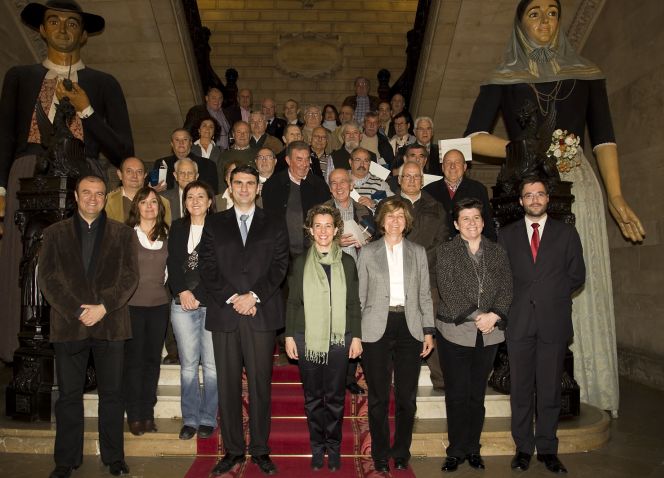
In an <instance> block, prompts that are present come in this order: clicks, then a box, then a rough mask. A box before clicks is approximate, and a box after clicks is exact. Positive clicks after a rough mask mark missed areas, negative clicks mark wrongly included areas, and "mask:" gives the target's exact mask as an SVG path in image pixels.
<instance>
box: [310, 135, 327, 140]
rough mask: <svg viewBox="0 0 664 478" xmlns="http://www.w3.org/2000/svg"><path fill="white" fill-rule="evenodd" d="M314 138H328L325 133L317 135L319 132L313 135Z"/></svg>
mask: <svg viewBox="0 0 664 478" xmlns="http://www.w3.org/2000/svg"><path fill="white" fill-rule="evenodd" d="M312 138H313V139H321V140H322V139H327V136H323V135H317V134H315V135H313V136H312Z"/></svg>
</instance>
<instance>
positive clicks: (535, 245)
mask: <svg viewBox="0 0 664 478" xmlns="http://www.w3.org/2000/svg"><path fill="white" fill-rule="evenodd" d="M539 226H540V225H539V224H537V223H536V222H534V223H532V227H533V236H532V237H531V238H530V251H531V252H532V253H533V261H534V262H536V261H537V250H538V249H539V244H540V235H539Z"/></svg>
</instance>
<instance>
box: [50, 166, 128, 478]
mask: <svg viewBox="0 0 664 478" xmlns="http://www.w3.org/2000/svg"><path fill="white" fill-rule="evenodd" d="M75 197H76V203H77V205H78V211H77V212H76V213H74V215H73V216H72V217H71V218H69V219H65V220H64V221H60V222H57V223H55V224H53V225H52V226H50V227H48V228H47V229H45V230H44V242H43V244H42V249H41V253H40V256H39V272H38V280H39V287H40V289H41V291H42V293H43V294H44V297H45V298H46V300H47V301H48V303H49V304H50V305H51V332H50V336H49V339H50V341H51V342H52V343H53V349H54V350H55V359H56V362H55V363H56V373H57V379H58V390H59V395H58V401H57V402H56V404H55V421H56V431H55V447H54V458H55V464H56V467H55V469H54V470H53V472H52V473H51V475H50V478H68V477H69V476H70V475H71V472H72V470H73V469H75V468H78V466H79V465H80V464H81V462H82V460H83V385H84V383H85V371H86V365H87V363H88V358H89V356H90V353H92V355H93V356H94V361H95V369H96V372H97V383H98V387H97V388H98V390H99V447H100V451H101V460H102V462H103V463H104V464H105V465H107V466H109V471H110V473H111V474H112V475H114V476H118V475H125V474H128V473H129V468H128V467H127V464H126V463H125V461H124V435H123V427H124V401H123V397H122V369H123V368H122V362H123V360H124V346H125V340H127V339H130V338H131V323H130V320H129V309H128V306H127V302H128V301H129V298H130V297H131V295H132V294H133V293H134V290H135V289H136V286H137V285H138V259H137V256H136V254H137V248H138V242H137V237H136V234H135V233H134V231H133V230H132V229H131V228H129V227H128V226H125V225H124V224H121V223H119V222H116V221H113V220H111V219H108V218H107V217H106V213H105V212H104V204H105V202H106V185H105V184H104V181H103V180H102V179H101V178H99V177H96V176H85V177H83V178H81V179H80V180H79V181H78V183H77V185H76V192H75Z"/></svg>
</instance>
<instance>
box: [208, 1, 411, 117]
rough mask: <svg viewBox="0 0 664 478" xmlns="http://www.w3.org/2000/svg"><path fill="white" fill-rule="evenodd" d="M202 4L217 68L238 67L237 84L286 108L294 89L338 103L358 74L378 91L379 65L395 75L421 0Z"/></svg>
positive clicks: (305, 99)
mask: <svg viewBox="0 0 664 478" xmlns="http://www.w3.org/2000/svg"><path fill="white" fill-rule="evenodd" d="M307 5H310V6H307ZM198 6H199V10H200V13H201V19H202V22H203V24H204V25H205V26H207V27H209V28H210V30H212V37H211V39H210V42H211V45H212V64H213V66H214V68H215V70H216V72H217V74H218V75H219V76H220V77H222V78H223V75H224V71H225V70H226V69H227V68H230V67H233V68H235V69H237V70H238V72H239V74H240V77H239V81H238V86H239V87H240V88H243V87H246V88H251V89H252V91H253V93H254V102H255V103H256V104H257V105H258V104H260V100H261V99H262V98H264V97H272V98H274V99H275V100H276V101H277V103H278V113H281V109H282V106H283V103H284V102H285V101H286V100H287V99H288V98H290V97H293V98H295V99H296V100H298V101H299V102H300V103H301V105H304V104H306V103H311V102H315V103H321V104H325V103H334V104H336V105H338V106H339V105H341V102H342V101H343V99H344V98H345V97H346V96H347V95H349V94H351V93H352V91H353V80H354V78H355V77H356V76H360V75H362V76H366V77H368V78H369V79H370V80H371V82H372V85H371V88H372V90H371V91H372V93H374V94H375V92H376V88H377V85H378V82H377V80H376V73H377V72H378V70H380V69H381V68H387V69H388V70H390V72H391V73H392V79H391V81H392V82H394V81H395V80H396V79H397V78H398V77H399V76H400V75H401V73H402V72H403V68H404V66H405V48H406V32H407V31H408V30H409V29H411V28H412V27H413V22H414V19H415V11H416V9H417V0H402V1H387V0H386V1H363V0H349V1H340V0H334V1H332V0H327V1H326V0H317V1H311V0H310V1H302V0H198Z"/></svg>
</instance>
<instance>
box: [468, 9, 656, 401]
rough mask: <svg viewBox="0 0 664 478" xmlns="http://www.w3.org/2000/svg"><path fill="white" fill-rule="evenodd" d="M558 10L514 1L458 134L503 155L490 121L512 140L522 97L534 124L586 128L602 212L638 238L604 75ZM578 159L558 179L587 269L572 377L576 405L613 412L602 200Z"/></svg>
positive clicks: (478, 149)
mask: <svg viewBox="0 0 664 478" xmlns="http://www.w3.org/2000/svg"><path fill="white" fill-rule="evenodd" d="M560 13H561V12H560V1H559V0H521V1H520V2H519V5H518V7H517V11H516V17H515V19H514V28H513V31H512V37H511V39H510V42H509V44H508V47H507V50H506V54H505V60H504V62H503V63H502V64H501V65H500V66H499V67H498V68H497V69H496V70H494V71H493V73H492V74H491V77H490V78H489V80H488V81H487V82H486V84H484V85H482V86H481V88H480V94H479V97H478V98H477V100H476V102H475V106H474V107H473V112H472V115H471V118H470V121H469V124H468V128H467V130H466V135H469V136H471V137H472V148H473V152H474V153H477V154H483V155H486V156H493V157H505V147H506V146H507V143H508V140H506V139H502V138H499V137H497V136H494V135H493V134H491V132H492V129H493V126H494V123H495V120H496V117H497V115H498V112H499V111H500V112H502V115H503V118H504V121H505V126H506V129H507V134H508V136H509V138H510V139H512V140H515V139H518V138H519V135H520V132H521V128H520V126H519V124H518V122H517V112H518V110H519V109H520V108H521V107H522V106H523V104H524V102H525V101H526V100H529V101H530V102H532V103H533V104H536V105H537V107H538V109H539V115H540V119H543V118H544V117H547V116H548V115H551V114H555V115H556V117H555V118H556V128H559V129H561V130H564V131H567V133H568V134H573V135H574V136H576V137H577V138H579V139H580V140H581V145H583V140H584V135H585V128H586V124H587V125H588V132H589V136H590V142H591V144H592V148H593V153H594V154H595V156H596V158H597V164H598V167H599V171H600V174H601V177H602V181H603V183H604V186H605V188H606V192H607V197H608V201H609V211H610V212H611V215H612V216H613V218H614V219H615V220H616V222H617V223H618V226H619V227H620V230H621V232H622V234H623V235H624V236H625V237H626V238H627V239H629V240H631V241H633V242H638V241H641V240H643V236H644V234H645V231H644V229H643V226H642V225H641V222H640V221H639V218H638V217H637V216H636V214H635V213H634V212H633V211H632V209H631V208H630V207H629V206H628V204H627V202H626V201H625V199H624V198H623V195H622V190H621V186H620V172H619V168H618V151H617V147H616V143H615V137H614V133H613V126H612V123H611V114H610V110H609V102H608V98H607V94H606V84H605V78H604V75H603V74H602V72H601V71H600V70H599V68H597V67H596V66H595V65H593V64H592V63H590V62H589V61H588V60H586V59H584V58H582V57H580V56H579V55H577V54H576V53H575V52H574V50H573V49H572V47H571V45H570V44H569V41H568V40H567V38H566V37H565V34H564V32H563V31H562V30H561V29H560V28H559V27H560V25H559V22H560ZM554 112H555V113H554ZM578 154H579V157H578V158H577V159H578V160H579V161H578V162H572V165H573V166H572V167H571V169H568V170H563V171H561V178H562V179H563V180H565V181H572V182H573V183H574V186H573V190H572V192H573V194H574V196H575V202H574V206H573V212H574V213H575V215H576V227H577V229H578V231H579V234H580V236H581V241H582V243H583V251H584V256H585V259H586V264H588V265H589V267H588V276H587V277H588V280H587V282H586V287H585V289H584V290H583V291H582V292H581V294H580V295H579V296H577V297H576V298H575V299H574V313H573V322H574V330H575V331H576V336H575V337H574V344H573V345H572V349H573V351H574V352H575V367H574V374H575V378H576V380H577V381H578V382H579V385H580V387H581V400H582V401H584V402H588V403H590V404H592V405H595V406H598V407H600V408H602V409H607V410H612V411H614V412H615V411H617V409H618V370H617V359H616V340H615V319H614V312H613V294H612V286H611V268H610V265H609V248H608V239H607V232H606V224H605V219H604V203H603V196H602V191H601V188H600V185H599V182H598V181H597V178H596V176H595V174H594V173H593V171H592V169H591V166H590V165H589V164H588V162H587V161H586V159H585V157H583V153H582V149H581V148H579V153H578Z"/></svg>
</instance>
